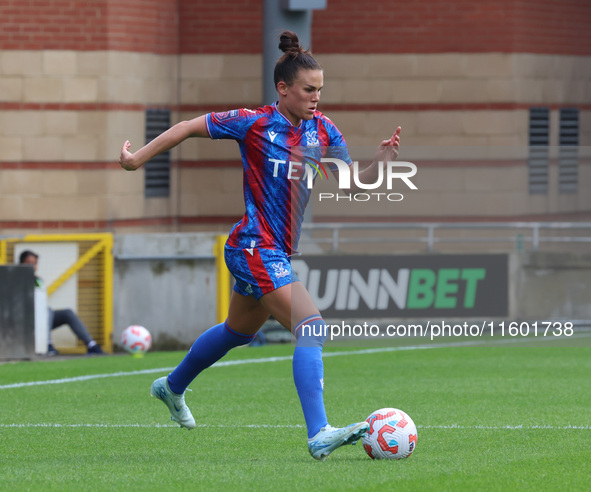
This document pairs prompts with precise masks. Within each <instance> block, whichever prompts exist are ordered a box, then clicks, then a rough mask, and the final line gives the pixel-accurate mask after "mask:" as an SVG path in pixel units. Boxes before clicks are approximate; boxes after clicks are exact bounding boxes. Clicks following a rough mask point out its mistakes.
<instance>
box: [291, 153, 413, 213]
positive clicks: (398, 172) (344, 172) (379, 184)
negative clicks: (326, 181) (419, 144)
mask: <svg viewBox="0 0 591 492" xmlns="http://www.w3.org/2000/svg"><path fill="white" fill-rule="evenodd" d="M311 160H314V159H311ZM314 161H315V162H308V163H306V170H305V174H304V177H303V179H305V180H306V186H307V187H308V189H312V186H313V184H314V176H315V175H316V173H317V174H319V175H320V176H321V177H323V173H324V176H326V177H327V178H328V173H327V172H326V168H325V167H324V164H325V163H326V164H329V165H332V166H333V169H334V166H336V169H337V172H338V181H339V189H340V190H350V189H351V176H352V177H353V182H354V184H355V186H356V187H357V188H358V189H360V190H367V191H359V192H356V193H351V192H349V193H346V192H345V194H339V193H320V194H319V195H318V201H327V200H334V201H337V202H338V201H349V202H351V201H355V202H368V201H381V200H383V201H390V202H400V201H402V200H403V199H404V195H403V194H402V193H393V192H391V190H392V189H393V183H394V182H395V180H398V179H399V180H402V182H403V183H404V184H405V185H406V186H408V188H410V189H411V190H418V188H417V187H416V186H415V184H414V183H413V182H412V181H411V180H410V178H412V177H413V176H414V175H415V174H417V166H416V165H415V164H413V163H412V162H406V161H400V162H398V161H386V162H385V163H384V162H383V161H380V162H379V166H378V177H377V179H376V181H375V182H374V183H363V182H362V181H361V179H360V175H359V174H360V170H359V162H358V161H353V163H352V164H351V167H352V168H353V172H352V173H351V169H350V167H349V165H347V163H346V162H345V161H343V160H341V159H337V158H334V157H323V158H322V159H320V161H317V160H314ZM384 183H385V189H386V190H388V192H387V193H386V192H379V191H372V190H378V189H380V188H382V189H383V186H384Z"/></svg>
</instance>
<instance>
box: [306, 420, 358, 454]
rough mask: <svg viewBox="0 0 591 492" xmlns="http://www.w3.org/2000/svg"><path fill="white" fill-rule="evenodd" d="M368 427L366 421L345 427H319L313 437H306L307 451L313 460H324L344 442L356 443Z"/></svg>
mask: <svg viewBox="0 0 591 492" xmlns="http://www.w3.org/2000/svg"><path fill="white" fill-rule="evenodd" d="M368 429H369V424H368V423H367V422H359V423H357V424H351V425H348V426H347V427H332V426H330V425H327V426H326V427H323V428H322V429H320V431H318V434H316V435H315V436H314V437H312V438H310V439H308V451H310V454H311V455H312V458H314V459H315V460H320V461H324V460H325V459H326V457H327V456H328V455H329V454H330V453H332V452H333V451H334V450H335V449H337V448H339V447H341V446H344V445H345V444H355V443H357V441H359V439H361V438H362V437H363V435H364V434H365V433H366V432H367V430H368Z"/></svg>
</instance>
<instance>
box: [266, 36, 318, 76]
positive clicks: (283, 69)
mask: <svg viewBox="0 0 591 492" xmlns="http://www.w3.org/2000/svg"><path fill="white" fill-rule="evenodd" d="M279 49H280V50H281V51H283V53H284V54H283V56H282V57H281V58H279V60H278V61H277V64H276V65H275V72H274V75H273V78H274V81H275V87H277V84H278V83H279V82H280V81H283V82H285V83H286V84H287V85H291V84H292V83H293V81H294V80H295V78H296V76H297V73H298V70H299V69H300V68H301V69H304V70H322V67H321V66H320V64H319V63H318V62H317V61H316V59H315V58H314V57H313V56H312V53H310V51H308V50H304V48H303V47H302V46H301V45H300V40H299V39H298V35H297V34H296V33H295V32H292V31H284V32H283V33H281V36H280V37H279Z"/></svg>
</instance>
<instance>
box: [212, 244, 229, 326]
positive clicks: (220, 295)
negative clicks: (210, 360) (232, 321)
mask: <svg viewBox="0 0 591 492" xmlns="http://www.w3.org/2000/svg"><path fill="white" fill-rule="evenodd" d="M227 239H228V236H217V237H216V241H215V245H214V247H213V254H214V255H215V269H216V273H217V275H216V276H217V301H218V302H217V306H216V319H217V322H218V323H223V322H224V321H225V320H226V318H227V317H228V309H229V308H230V295H231V293H232V291H231V289H230V287H231V285H230V272H229V271H228V268H227V267H226V261H225V259H224V245H225V244H226V240H227Z"/></svg>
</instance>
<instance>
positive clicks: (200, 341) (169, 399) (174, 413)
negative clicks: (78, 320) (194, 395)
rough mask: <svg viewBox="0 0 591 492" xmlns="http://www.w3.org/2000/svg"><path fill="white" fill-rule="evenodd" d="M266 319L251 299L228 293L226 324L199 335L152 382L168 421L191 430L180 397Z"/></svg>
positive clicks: (188, 413) (246, 340)
mask: <svg viewBox="0 0 591 492" xmlns="http://www.w3.org/2000/svg"><path fill="white" fill-rule="evenodd" d="M268 318H269V312H268V311H267V310H266V309H265V308H264V307H263V306H262V305H261V304H260V303H259V302H258V301H256V300H255V299H254V298H252V297H250V296H244V295H242V294H239V293H238V292H233V293H232V297H231V298H230V309H229V313H228V318H227V319H226V321H225V322H224V323H219V324H217V325H215V326H213V327H212V328H210V329H209V330H207V331H205V332H203V333H202V334H201V335H200V336H199V338H197V340H196V341H195V343H194V344H193V346H192V347H191V349H190V350H189V352H188V353H187V355H186V356H185V358H184V359H183V360H182V362H181V363H180V364H179V365H178V366H177V367H176V369H175V370H174V371H172V372H171V373H170V374H169V375H168V377H166V376H165V377H162V378H159V379H157V380H156V381H154V383H152V388H151V394H152V396H155V397H157V398H158V399H160V400H162V401H163V402H164V403H166V405H167V406H168V409H169V410H170V414H171V418H172V420H175V421H176V422H178V423H179V424H180V425H181V426H182V427H186V428H188V429H192V428H193V427H195V419H194V418H193V415H192V414H191V411H190V410H189V408H188V407H187V405H186V404H185V398H184V393H185V390H186V389H187V387H188V386H189V384H190V383H191V382H192V381H193V380H194V379H195V378H196V377H197V376H198V375H199V374H200V373H201V372H202V371H203V370H205V369H207V368H208V367H210V366H211V365H212V364H214V363H215V362H217V361H218V360H220V359H221V358H222V357H223V356H224V355H226V353H227V352H228V351H229V350H230V349H232V348H235V347H238V346H240V345H245V344H247V343H250V342H251V341H252V339H253V338H254V336H255V334H256V332H257V331H258V330H259V328H260V327H261V326H262V325H263V323H264V322H265V321H266V320H267V319H268ZM234 327H235V328H236V329H234Z"/></svg>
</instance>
